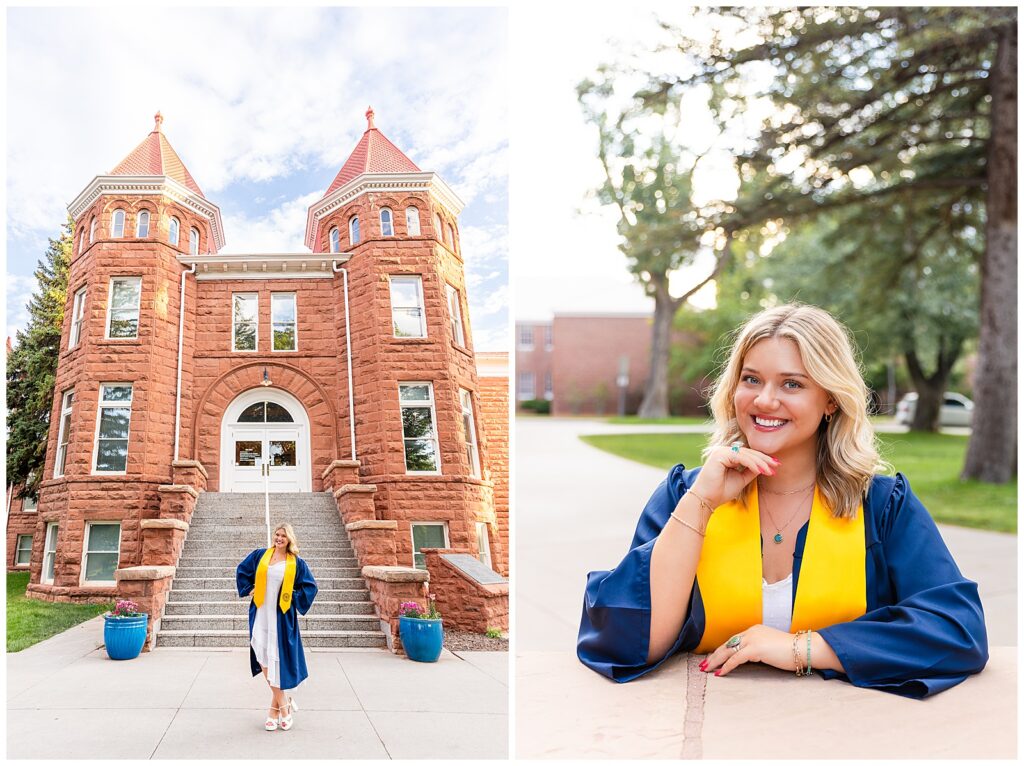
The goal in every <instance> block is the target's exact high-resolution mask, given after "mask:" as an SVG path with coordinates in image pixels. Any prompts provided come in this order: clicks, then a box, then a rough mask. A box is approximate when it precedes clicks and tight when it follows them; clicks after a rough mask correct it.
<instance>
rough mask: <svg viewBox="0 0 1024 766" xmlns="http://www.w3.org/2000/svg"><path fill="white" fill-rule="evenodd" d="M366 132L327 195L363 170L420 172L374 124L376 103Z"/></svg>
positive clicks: (369, 113) (368, 113)
mask: <svg viewBox="0 0 1024 766" xmlns="http://www.w3.org/2000/svg"><path fill="white" fill-rule="evenodd" d="M366 125H367V127H366V132H365V133H363V137H362V138H360V139H359V143H358V144H356V148H355V149H353V150H352V154H351V155H349V158H348V160H346V162H345V164H344V165H342V167H341V170H340V171H339V172H338V175H337V176H335V178H334V181H333V182H332V183H331V186H330V188H329V189H328V190H327V193H326V194H324V196H325V197H327V196H330V194H331V193H332V192H335V191H337V190H338V189H340V188H341V187H342V186H344V185H345V184H347V183H348V182H349V181H351V180H352V179H353V178H356V177H358V176H361V175H362V174H363V173H419V172H420V169H419V168H418V167H416V164H415V163H414V162H413V161H412V160H410V159H409V158H408V157H406V156H405V155H404V154H403V153H402V150H401V149H399V148H398V147H397V146H395V145H394V144H393V143H391V142H390V141H389V140H388V139H387V137H386V136H385V135H384V134H383V133H381V132H380V131H379V130H377V128H376V127H375V126H374V124H373V107H369V108H367V110H366Z"/></svg>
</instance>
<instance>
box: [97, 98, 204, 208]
mask: <svg viewBox="0 0 1024 766" xmlns="http://www.w3.org/2000/svg"><path fill="white" fill-rule="evenodd" d="M154 120H155V122H156V124H155V125H154V126H153V130H152V132H151V133H150V134H149V135H148V136H146V138H145V139H144V140H143V142H142V143H141V144H139V145H138V146H136V147H135V148H134V149H132V151H131V153H130V154H129V155H128V156H127V157H125V158H124V159H123V160H121V162H120V163H118V165H117V167H115V168H114V169H113V170H111V171H110V175H112V176H167V177H168V178H173V179H174V180H175V181H177V182H178V183H180V184H182V185H183V186H185V187H187V188H188V189H190V190H191V191H194V192H195V193H196V194H198V195H199V196H200V197H203V198H204V199H205V198H206V197H205V195H204V194H203V192H202V190H201V189H200V188H199V184H197V183H196V181H195V179H194V178H192V174H191V173H189V172H188V168H186V167H185V164H184V163H183V162H182V161H181V158H180V157H179V156H178V153H177V152H176V151H174V149H173V148H172V147H171V144H170V143H169V142H168V141H167V138H166V137H165V136H164V134H163V131H162V130H161V129H160V125H161V123H163V121H164V118H163V115H162V114H160V112H157V113H156V114H155V115H154Z"/></svg>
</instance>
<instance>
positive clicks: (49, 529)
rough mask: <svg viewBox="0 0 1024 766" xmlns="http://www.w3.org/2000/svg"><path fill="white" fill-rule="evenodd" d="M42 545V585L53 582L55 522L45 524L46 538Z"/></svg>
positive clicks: (55, 541)
mask: <svg viewBox="0 0 1024 766" xmlns="http://www.w3.org/2000/svg"><path fill="white" fill-rule="evenodd" d="M45 543H46V544H45V545H44V546H43V571H42V576H41V577H40V581H41V582H42V583H43V584H44V585H50V584H52V583H53V564H54V561H55V560H56V558H57V522H56V521H51V522H50V523H49V524H47V525H46V540H45Z"/></svg>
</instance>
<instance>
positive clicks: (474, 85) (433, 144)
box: [6, 7, 509, 351]
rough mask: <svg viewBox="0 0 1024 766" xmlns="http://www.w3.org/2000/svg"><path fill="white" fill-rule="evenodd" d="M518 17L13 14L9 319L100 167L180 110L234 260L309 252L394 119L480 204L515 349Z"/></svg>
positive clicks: (501, 319) (180, 135)
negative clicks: (372, 141)
mask: <svg viewBox="0 0 1024 766" xmlns="http://www.w3.org/2000/svg"><path fill="white" fill-rule="evenodd" d="M507 39H508V14H507V11H505V10H504V9H502V8H454V9H451V8H449V9H430V8H415V9H408V8H406V9H387V8H370V7H364V8H327V9H324V8H296V9H255V8H253V9H248V8H221V9H210V10H206V9H195V8H193V9H185V8H181V9H174V8H151V9H150V8H129V7H121V8H103V9H89V8H61V9H28V8H20V9H11V10H9V11H8V15H7V184H6V192H7V216H6V219H7V231H6V237H7V285H8V287H7V324H8V334H9V335H12V336H13V334H14V331H15V330H16V329H18V328H19V327H22V326H24V323H25V321H26V319H27V315H26V311H25V302H26V300H27V299H28V296H29V295H30V294H31V292H32V290H33V288H34V282H35V280H34V278H33V277H32V272H33V270H34V269H35V266H36V262H37V261H38V259H39V257H40V256H41V255H42V254H43V252H44V251H45V249H46V241H47V238H48V237H52V236H55V235H56V233H57V232H58V229H59V227H60V224H61V223H62V222H63V221H64V219H65V217H66V215H67V212H66V211H67V204H68V202H70V201H71V200H72V199H74V197H75V196H76V195H77V194H78V193H79V192H80V191H81V190H82V189H83V188H84V187H85V186H86V184H88V183H89V181H90V180H91V179H92V178H93V176H96V175H99V174H103V173H107V172H109V171H110V169H111V168H113V167H114V166H115V165H116V164H117V163H118V162H120V160H121V159H122V158H124V156H125V155H127V154H128V153H129V152H130V151H131V150H132V149H133V148H134V147H135V146H136V145H137V144H138V143H139V142H140V141H142V139H144V138H145V137H146V135H147V134H148V133H149V131H150V130H152V128H153V114H154V113H155V112H156V111H157V110H160V111H162V113H163V115H164V123H163V131H164V134H165V135H166V136H167V138H168V140H169V141H170V142H171V145H172V146H173V147H174V148H175V150H176V151H177V152H178V154H179V155H180V156H181V158H182V161H183V162H184V163H185V165H186V167H188V169H189V170H190V171H191V173H192V175H193V177H194V178H195V179H196V181H197V182H198V184H199V186H200V188H202V190H203V192H204V194H205V195H206V196H207V198H209V199H210V200H211V201H213V202H215V203H216V204H218V205H219V206H220V208H221V211H222V214H223V218H224V227H225V234H226V238H227V246H226V247H225V248H224V250H223V251H222V252H225V253H240V252H306V251H307V250H306V248H305V246H304V244H303V235H304V231H305V222H306V209H307V207H308V206H309V205H310V204H311V203H313V202H315V201H316V200H318V199H320V198H321V197H322V196H323V193H324V192H325V191H326V189H327V187H328V186H329V185H330V183H331V181H332V180H333V178H334V176H335V175H336V174H337V172H338V170H339V169H340V168H341V165H342V164H343V163H344V161H345V159H346V158H347V157H348V155H349V153H350V152H351V150H352V148H353V147H354V146H355V144H356V142H357V141H358V139H359V137H360V136H361V135H362V133H363V131H364V130H365V129H366V120H365V118H364V116H363V114H364V112H365V111H366V107H367V106H368V105H372V106H373V109H374V111H375V113H376V117H375V123H376V126H377V127H378V128H379V129H380V130H381V132H383V133H384V135H386V136H387V137H388V138H390V139H391V140H392V141H393V142H394V143H395V144H396V145H397V146H398V147H399V148H400V149H402V150H403V151H404V152H405V153H406V155H408V157H409V158H410V159H411V160H412V161H413V162H415V163H416V164H417V165H418V166H419V167H420V168H422V169H424V170H432V171H435V172H437V173H438V174H439V175H440V176H441V177H442V178H443V179H445V181H447V182H448V184H449V185H450V186H451V187H452V188H453V189H454V190H455V192H456V194H458V195H459V196H460V197H461V198H462V200H463V201H464V202H465V203H466V207H465V209H464V210H463V212H462V215H461V217H460V231H461V239H462V248H463V253H464V256H465V261H466V272H467V274H466V276H467V281H468V286H469V287H468V294H469V295H468V297H469V305H470V318H471V321H472V325H473V337H474V342H475V346H476V348H477V350H479V351H485V350H502V349H505V348H507V338H508V322H509V289H508V166H509V156H508V152H509V127H508V86H507V82H506V72H507V56H508V45H507Z"/></svg>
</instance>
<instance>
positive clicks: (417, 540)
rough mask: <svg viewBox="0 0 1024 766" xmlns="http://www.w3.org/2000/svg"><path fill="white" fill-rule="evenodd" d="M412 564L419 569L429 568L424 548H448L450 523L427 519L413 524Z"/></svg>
mask: <svg viewBox="0 0 1024 766" xmlns="http://www.w3.org/2000/svg"><path fill="white" fill-rule="evenodd" d="M411 526H412V565H413V566H414V567H416V568H417V569H426V568H427V559H426V556H424V555H423V554H422V553H420V551H421V550H423V549H424V548H447V547H448V525H447V524H446V523H445V522H443V521H425V522H417V523H415V524H412V525H411Z"/></svg>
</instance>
